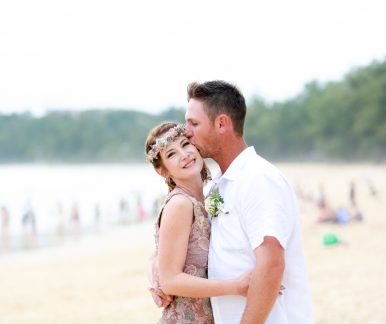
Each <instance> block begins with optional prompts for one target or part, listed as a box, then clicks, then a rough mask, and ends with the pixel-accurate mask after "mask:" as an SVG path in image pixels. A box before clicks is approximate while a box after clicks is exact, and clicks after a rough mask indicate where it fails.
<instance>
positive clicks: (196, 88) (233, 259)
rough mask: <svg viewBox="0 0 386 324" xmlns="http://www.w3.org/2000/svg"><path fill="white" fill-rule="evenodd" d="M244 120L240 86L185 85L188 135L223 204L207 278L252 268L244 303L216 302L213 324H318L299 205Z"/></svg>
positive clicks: (214, 226)
mask: <svg viewBox="0 0 386 324" xmlns="http://www.w3.org/2000/svg"><path fill="white" fill-rule="evenodd" d="M245 115H246V105H245V99H244V97H243V95H242V94H241V92H240V91H239V90H238V89H237V88H236V87H235V86H233V85H231V84H229V83H226V82H224V81H211V82H205V83H202V84H199V83H192V84H190V85H189V86H188V107H187V111H186V115H185V119H186V123H187V125H186V129H187V136H188V137H189V138H190V140H191V142H192V143H193V144H194V145H195V146H196V147H197V149H198V150H199V151H200V153H201V155H202V156H203V157H204V158H212V159H213V160H215V161H216V162H217V164H218V165H219V167H220V171H221V172H220V174H219V175H218V176H217V177H216V178H215V179H214V180H213V186H212V191H213V189H215V188H218V189H219V192H220V195H221V196H222V198H223V200H224V203H223V204H222V206H221V211H220V213H219V214H218V216H217V217H213V218H212V234H211V240H210V248H209V264H208V268H209V269H208V275H209V279H229V278H235V277H237V276H240V275H241V274H243V273H245V271H247V270H250V269H253V271H252V275H251V282H250V287H249V290H248V296H247V298H245V297H241V296H223V297H214V298H211V302H212V308H213V313H214V317H215V322H216V324H236V323H253V324H258V323H267V324H285V323H288V324H309V323H313V318H312V311H311V297H310V292H309V289H308V284H307V277H306V271H305V264H304V257H303V252H302V244H301V233H300V225H299V220H298V212H297V207H296V199H295V196H294V193H293V190H292V188H291V186H290V185H289V184H288V182H287V180H286V179H285V178H284V177H283V176H282V175H281V173H280V172H279V171H278V170H277V169H276V168H275V167H274V166H273V165H272V164H270V163H269V162H268V161H266V160H264V159H263V158H262V157H260V156H259V155H257V154H256V152H255V150H254V148H253V147H247V144H246V143H245V140H244V138H243V129H244V120H245Z"/></svg>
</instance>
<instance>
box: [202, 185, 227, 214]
mask: <svg viewBox="0 0 386 324" xmlns="http://www.w3.org/2000/svg"><path fill="white" fill-rule="evenodd" d="M223 204H224V198H223V197H221V195H220V190H219V189H218V188H216V190H214V191H213V192H212V193H211V194H210V195H209V197H208V198H207V200H206V206H205V207H206V210H207V211H208V212H209V214H210V215H211V216H212V218H215V217H217V216H218V214H219V213H220V211H222V210H223Z"/></svg>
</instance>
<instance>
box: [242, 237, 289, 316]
mask: <svg viewBox="0 0 386 324" xmlns="http://www.w3.org/2000/svg"><path fill="white" fill-rule="evenodd" d="M254 253H255V256H256V266H255V268H254V270H253V272H252V276H251V281H250V284H249V289H248V296H247V306H246V308H245V311H244V314H243V317H242V320H241V324H249V323H253V324H263V323H264V322H265V320H266V319H267V317H268V315H269V313H270V311H271V309H272V307H273V304H274V303H275V300H276V298H277V297H278V296H279V291H280V286H281V283H282V278H283V272H284V267H285V261H284V249H283V247H282V246H281V245H280V243H279V241H278V240H277V239H276V238H274V237H272V236H266V237H265V238H264V242H263V243H262V244H261V245H259V246H258V247H257V248H256V249H255V251H254Z"/></svg>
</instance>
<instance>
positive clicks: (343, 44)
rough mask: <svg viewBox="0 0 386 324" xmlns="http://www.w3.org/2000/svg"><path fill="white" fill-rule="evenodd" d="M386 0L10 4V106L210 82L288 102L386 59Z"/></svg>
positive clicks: (149, 102) (50, 105) (2, 44)
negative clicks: (308, 87) (311, 85)
mask: <svg viewBox="0 0 386 324" xmlns="http://www.w3.org/2000/svg"><path fill="white" fill-rule="evenodd" d="M385 17H386V1H384V0H359V1H355V0H338V1H337V0H334V1H332V0H323V1H316V0H314V1H311V0H295V1H293V0H283V1H275V0H267V1H265V0H254V1H246V0H222V1H211V0H194V1H184V0H162V1H159V0H157V1H156V0H138V1H130V0H1V2H0V112H10V111H25V110H30V111H33V112H36V113H41V112H44V111H46V110H53V109H63V108H66V109H86V108H106V107H110V108H113V107H115V108H128V109H143V110H146V111H149V112H159V111H160V110H163V109H165V108H167V107H169V106H172V105H174V106H184V105H185V103H186V86H187V84H188V83H189V82H191V81H194V80H198V81H205V80H213V79H224V80H228V81H231V82H233V83H236V84H237V85H238V86H239V87H240V88H241V90H242V91H243V92H244V94H245V96H246V97H247V98H250V97H251V96H252V95H253V94H259V95H260V96H262V97H263V98H265V99H267V100H270V101H271V100H282V99H285V98H288V97H290V96H293V95H295V94H297V93H299V92H300V91H301V89H302V87H303V85H304V83H305V82H307V81H310V80H312V79H318V80H321V81H325V80H336V79H340V78H341V77H342V76H343V75H344V74H345V73H346V72H348V71H349V70H350V69H351V68H352V67H353V66H362V65H366V64H368V63H370V62H371V61H372V60H374V59H383V58H385V57H386V41H385V40H386V19H385Z"/></svg>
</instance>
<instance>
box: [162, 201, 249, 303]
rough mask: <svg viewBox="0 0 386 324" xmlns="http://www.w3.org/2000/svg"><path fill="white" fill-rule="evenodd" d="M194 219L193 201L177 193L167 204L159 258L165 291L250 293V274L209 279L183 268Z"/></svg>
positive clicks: (192, 294)
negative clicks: (235, 277)
mask: <svg viewBox="0 0 386 324" xmlns="http://www.w3.org/2000/svg"><path fill="white" fill-rule="evenodd" d="M192 223H193V205H192V203H191V201H190V200H189V199H188V198H186V197H184V196H182V195H176V196H173V197H172V198H171V199H170V201H169V202H168V204H167V205H166V206H165V208H164V210H163V213H162V221H161V225H160V230H159V245H158V258H159V259H158V262H159V278H160V286H161V289H162V291H163V292H164V293H165V294H168V295H176V296H185V297H211V296H222V295H244V296H245V295H246V293H247V290H248V283H249V276H247V275H245V276H243V277H240V278H237V279H231V280H208V279H205V278H199V277H195V276H191V275H188V274H186V273H184V272H183V268H184V265H185V260H186V254H187V250H188V242H189V235H190V231H191V228H192Z"/></svg>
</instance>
